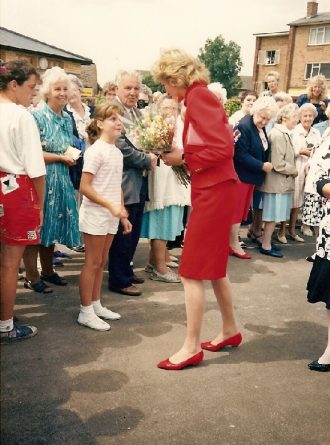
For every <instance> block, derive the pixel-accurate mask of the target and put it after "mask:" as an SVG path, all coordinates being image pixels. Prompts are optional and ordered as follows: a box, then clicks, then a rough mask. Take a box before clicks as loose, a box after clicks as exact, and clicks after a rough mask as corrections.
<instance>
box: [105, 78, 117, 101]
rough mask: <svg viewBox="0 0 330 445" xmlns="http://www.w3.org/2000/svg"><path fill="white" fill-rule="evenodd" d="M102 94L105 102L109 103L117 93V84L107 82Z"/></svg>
mask: <svg viewBox="0 0 330 445" xmlns="http://www.w3.org/2000/svg"><path fill="white" fill-rule="evenodd" d="M102 94H103V96H104V98H105V100H106V102H108V103H111V102H112V101H113V99H114V98H115V97H116V94H117V85H116V84H115V83H114V82H107V83H106V84H105V85H104V87H103V89H102Z"/></svg>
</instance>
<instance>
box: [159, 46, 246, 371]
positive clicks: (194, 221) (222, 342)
mask: <svg viewBox="0 0 330 445" xmlns="http://www.w3.org/2000/svg"><path fill="white" fill-rule="evenodd" d="M154 77H155V80H156V81H157V82H160V83H162V84H163V85H164V86H165V88H166V90H167V93H168V94H169V95H171V96H172V97H175V98H177V100H178V101H179V102H181V101H182V100H184V104H185V106H186V115H185V122H184V130H183V146H184V153H182V151H179V150H178V149H174V150H173V151H172V152H171V153H169V154H165V155H163V160H164V162H165V163H166V164H168V165H179V164H180V163H182V162H183V161H185V162H186V164H187V166H188V169H189V171H190V174H191V199H192V212H191V214H190V217H189V224H188V227H187V233H186V235H185V242H184V249H183V253H182V260H181V265H180V269H179V273H180V275H181V277H182V282H183V285H184V291H185V303H186V313H187V334H186V338H185V341H184V344H183V346H182V348H181V349H180V350H179V351H178V352H177V353H175V354H174V355H172V356H171V357H170V358H168V359H166V360H163V361H162V362H160V363H159V364H158V367H159V368H162V369H167V370H179V369H182V368H185V367H186V366H189V365H198V364H199V363H200V362H201V361H202V360H203V356H204V354H203V351H202V349H206V350H209V351H218V350H220V349H222V348H223V347H224V346H228V345H230V346H238V345H239V344H240V342H241V341H242V336H241V334H240V333H239V332H237V327H236V322H235V318H234V312H233V305H232V291H231V284H230V281H229V279H228V276H227V273H226V269H227V261H228V253H229V234H230V226H231V222H232V215H233V211H234V207H235V202H236V195H237V193H236V189H237V176H236V173H235V170H234V166H233V153H234V147H233V137H232V130H231V127H229V125H228V121H227V117H226V114H225V111H224V109H223V107H222V105H221V104H220V103H219V100H218V99H217V97H216V96H215V95H214V94H213V93H212V92H211V91H209V90H208V89H207V83H208V81H209V73H208V71H207V69H206V68H205V66H204V65H202V64H201V63H200V62H199V61H198V60H197V59H194V58H193V57H191V56H189V55H188V54H186V53H185V52H183V51H181V50H176V49H175V50H168V51H165V52H163V53H162V55H161V57H160V59H159V60H158V61H157V62H156V64H155V66H154ZM203 280H211V282H212V286H213V291H214V294H215V296H216V298H217V301H218V304H219V308H220V312H221V316H222V322H223V325H222V329H221V330H220V332H219V334H218V335H217V336H216V337H215V338H214V339H213V340H212V341H208V342H205V343H202V344H201V343H200V331H201V325H202V319H203V313H204V301H205V295H204V285H203Z"/></svg>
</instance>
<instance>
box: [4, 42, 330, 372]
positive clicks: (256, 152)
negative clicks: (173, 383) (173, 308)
mask: <svg viewBox="0 0 330 445" xmlns="http://www.w3.org/2000/svg"><path fill="white" fill-rule="evenodd" d="M153 75H154V78H155V80H156V81H157V82H158V83H161V84H162V85H163V86H164V87H165V89H166V93H161V92H159V91H157V92H155V93H152V91H151V90H150V88H148V87H147V86H145V85H142V84H141V79H140V76H139V74H138V73H137V72H135V71H120V72H118V75H117V77H116V79H115V81H114V82H108V83H107V84H106V85H105V86H104V89H103V99H102V101H101V103H100V104H98V105H97V106H96V108H95V107H94V106H89V105H87V104H85V103H84V102H83V100H82V89H83V85H82V83H81V81H80V79H79V78H78V77H76V76H74V75H71V74H67V73H66V72H65V71H64V70H63V69H61V68H59V67H53V68H50V69H48V70H46V71H45V72H44V73H43V74H42V76H41V78H40V77H39V74H38V73H37V71H36V70H35V68H34V67H33V66H32V65H30V64H29V63H28V62H25V61H19V60H13V61H10V62H7V63H1V65H0V110H1V124H0V144H1V147H2V155H1V161H0V178H1V190H0V197H1V201H0V235H1V308H0V335H1V343H2V344H5V343H12V342H14V341H16V340H22V339H26V338H29V337H32V336H34V335H35V334H36V333H37V328H36V327H34V326H19V325H18V324H17V323H15V322H14V305H15V299H16V286H17V277H18V271H19V267H20V264H21V260H22V259H23V263H24V268H25V278H24V287H25V288H27V289H31V290H33V291H35V292H40V293H52V292H53V287H52V286H54V285H55V286H66V285H68V281H67V280H65V279H64V278H63V277H61V276H60V275H59V274H58V273H57V271H56V269H55V265H54V263H55V264H56V261H58V260H57V259H56V258H55V257H56V256H59V254H61V252H58V251H56V250H55V246H56V245H57V244H62V245H65V246H67V247H68V248H70V249H73V250H76V251H77V252H84V257H85V260H84V265H83V268H82V271H81V274H80V279H79V293H80V311H79V314H78V318H77V321H78V323H79V324H80V325H83V326H86V327H89V328H91V329H94V330H98V331H108V330H109V329H110V324H109V321H111V320H118V319H120V318H121V315H120V314H118V313H116V312H113V311H111V310H110V309H109V308H106V307H105V306H103V305H102V304H101V287H102V282H103V274H104V268H105V267H106V265H108V266H107V268H108V274H107V276H108V287H109V289H110V290H111V291H113V292H117V293H120V294H122V295H128V296H133V297H136V296H139V295H140V294H141V293H142V289H141V287H138V286H137V285H139V284H142V283H143V282H144V279H143V278H141V277H139V276H137V275H136V274H135V273H134V255H135V251H136V248H137V245H138V242H139V239H140V238H147V239H148V240H149V258H148V261H147V263H146V268H145V270H146V271H147V272H148V273H149V277H150V279H152V280H155V281H159V282H166V283H179V282H181V281H182V283H183V286H184V293H185V303H186V313H187V334H186V337H185V340H184V343H183V346H182V347H181V349H180V350H179V351H177V352H176V353H175V354H173V355H172V356H170V357H169V358H167V359H166V360H163V361H161V362H160V363H159V364H158V367H159V368H162V369H166V370H179V369H182V368H185V367H186V366H191V365H198V364H199V363H200V362H201V361H202V360H203V350H208V351H213V352H215V351H219V350H221V349H222V348H223V347H225V346H233V347H236V346H239V344H240V343H241V341H242V335H241V333H240V332H238V330H237V326H236V321H235V315H234V310H233V304H232V288H231V284H230V281H229V278H228V275H227V262H228V255H233V256H234V257H236V258H238V259H239V260H241V259H245V260H248V259H251V257H252V256H251V254H249V253H248V252H246V251H245V250H244V242H242V240H241V237H240V227H241V223H242V222H244V221H248V220H249V218H250V221H249V222H250V228H249V230H248V237H249V238H250V240H251V241H253V242H255V243H256V244H257V245H258V246H259V251H260V253H261V254H262V255H267V256H271V257H274V258H276V259H280V258H282V257H283V252H282V250H281V249H280V247H279V244H278V243H280V244H286V243H287V242H288V239H290V240H291V241H294V242H298V243H302V242H304V241H305V238H304V237H306V236H315V237H317V245H316V249H315V251H314V252H311V253H310V255H309V256H308V257H307V260H308V261H311V262H313V268H312V272H311V275H310V278H309V281H308V286H307V289H308V301H310V302H311V303H315V302H324V303H325V304H326V309H327V317H328V326H329V330H330V263H329V260H330V253H329V252H330V199H329V198H330V191H329V187H330V177H329V176H330V170H329V168H330V164H329V162H330V161H329V159H330V126H329V118H330V105H329V99H328V98H327V85H326V80H325V78H324V76H322V75H318V76H315V77H313V78H311V79H310V80H309V81H308V84H307V89H306V94H303V95H301V96H299V97H298V98H296V101H295V103H294V102H293V99H292V98H291V96H290V95H289V94H287V93H286V92H281V91H279V87H278V85H279V75H278V73H277V72H275V71H272V72H269V73H268V74H267V77H266V82H267V85H268V87H267V90H266V91H265V92H263V93H262V94H261V95H260V96H259V97H258V94H257V93H256V92H255V91H245V92H244V93H243V94H242V95H241V97H240V101H241V109H240V110H239V111H237V112H235V113H234V114H233V115H231V116H227V115H226V112H225V109H224V104H225V102H226V99H227V94H226V90H225V88H224V87H223V86H222V85H221V84H219V83H218V82H214V83H210V78H209V73H208V71H207V69H206V68H205V66H204V65H203V64H201V63H200V62H199V61H198V60H197V59H195V58H193V57H191V56H189V55H188V54H186V53H185V52H183V51H181V50H168V51H164V52H163V54H162V56H161V57H160V59H159V60H158V61H157V62H156V63H155V65H154V68H153ZM38 84H40V89H39V96H40V97H39V99H40V101H39V102H38V104H37V105H36V106H31V103H32V100H33V99H34V98H35V97H36V94H37V93H36V87H37V85H38ZM146 110H149V111H150V110H152V111H153V112H155V113H158V114H159V115H160V116H162V117H163V118H164V119H173V120H174V121H175V122H176V130H175V135H174V139H173V145H172V150H171V152H170V153H163V154H158V155H157V154H155V153H153V152H146V151H144V150H142V149H140V148H138V147H137V146H136V144H135V143H134V140H133V139H132V137H131V130H132V128H134V126H135V125H136V122H138V121H139V119H141V117H142V116H143V115H144V113H146ZM228 119H229V122H228ZM175 166H186V168H187V169H188V171H189V174H190V182H191V184H190V185H189V186H185V185H183V184H182V183H181V182H180V181H179V179H178V177H177V176H176V174H175V173H174V170H173V168H172V167H175ZM187 215H188V218H187ZM251 215H252V216H251ZM299 218H301V225H300V226H299V225H297V221H298V220H299ZM187 220H188V222H187ZM215 221H217V222H218V224H216V225H215V224H214V222H215ZM186 222H187V224H186ZM287 223H288V224H287ZM276 227H277V228H278V229H277V232H276V235H275V236H274V232H275V230H276ZM297 228H300V230H301V232H300V233H299V234H298V233H297ZM182 233H185V235H184V241H183V243H184V247H183V251H182V257H181V261H180V265H178V259H177V258H176V257H174V256H172V255H170V252H169V250H168V248H167V246H168V243H169V242H174V241H175V240H176V239H177V237H180V236H182ZM274 239H275V240H277V242H276V243H274ZM196 252H198V254H196ZM63 255H65V254H63ZM38 260H39V261H40V267H41V270H39V267H38ZM178 266H179V268H178ZM204 280H210V281H211V282H212V287H213V291H214V295H215V297H216V299H217V302H218V304H219V309H220V313H221V318H222V328H221V329H220V331H219V332H218V333H217V334H216V335H215V337H214V339H213V340H211V341H208V342H204V343H201V342H200V334H201V325H202V319H203V310H204V300H205V296H204V287H203V281H204ZM309 367H310V369H313V370H317V371H330V332H329V336H328V345H327V347H326V349H325V352H324V354H323V355H322V356H321V357H320V358H319V359H318V360H316V361H314V362H312V363H311V364H310V365H309Z"/></svg>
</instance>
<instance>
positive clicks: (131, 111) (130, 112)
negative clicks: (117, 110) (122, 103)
mask: <svg viewBox="0 0 330 445" xmlns="http://www.w3.org/2000/svg"><path fill="white" fill-rule="evenodd" d="M129 115H130V117H131V121H132V122H133V123H134V122H135V121H136V117H135V114H134V111H133V109H130V110H129Z"/></svg>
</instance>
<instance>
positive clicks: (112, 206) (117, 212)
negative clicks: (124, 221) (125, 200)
mask: <svg viewBox="0 0 330 445" xmlns="http://www.w3.org/2000/svg"><path fill="white" fill-rule="evenodd" d="M108 210H109V211H110V213H112V215H113V216H115V217H117V218H127V216H128V213H127V210H126V209H125V208H124V207H123V206H122V205H121V204H116V203H114V202H110V203H109V205H108Z"/></svg>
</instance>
